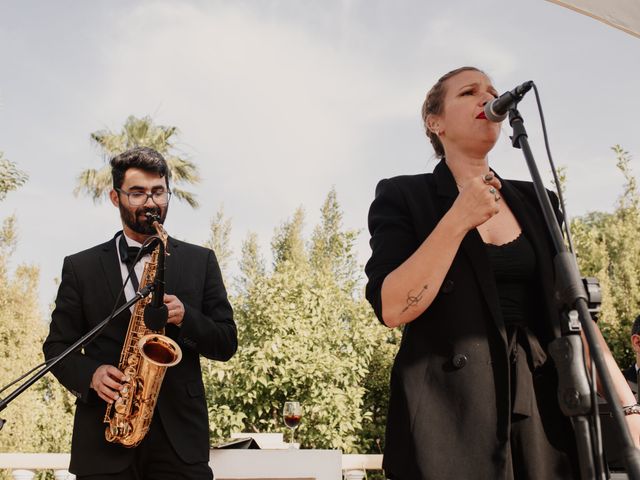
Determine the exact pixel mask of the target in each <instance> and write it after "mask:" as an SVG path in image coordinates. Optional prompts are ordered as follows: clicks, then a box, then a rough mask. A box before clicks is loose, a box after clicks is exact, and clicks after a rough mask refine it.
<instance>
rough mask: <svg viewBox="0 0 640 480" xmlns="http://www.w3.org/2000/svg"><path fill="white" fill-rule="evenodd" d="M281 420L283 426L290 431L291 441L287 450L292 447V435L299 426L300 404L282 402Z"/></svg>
mask: <svg viewBox="0 0 640 480" xmlns="http://www.w3.org/2000/svg"><path fill="white" fill-rule="evenodd" d="M282 418H283V419H284V424H285V425H286V426H287V428H289V429H290V430H291V440H290V442H289V448H294V447H293V434H294V432H295V430H296V428H298V425H299V424H300V419H301V418H302V407H301V406H300V402H284V408H283V409H282Z"/></svg>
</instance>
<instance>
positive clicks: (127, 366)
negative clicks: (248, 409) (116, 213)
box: [104, 221, 182, 447]
mask: <svg viewBox="0 0 640 480" xmlns="http://www.w3.org/2000/svg"><path fill="white" fill-rule="evenodd" d="M153 226H154V227H155V229H156V231H157V232H158V237H159V239H160V241H162V244H163V246H164V247H165V248H166V245H167V239H168V235H167V232H166V231H165V230H164V228H163V227H162V225H161V224H160V223H159V222H158V221H154V222H153ZM162 254H163V253H162ZM159 255H161V252H160V245H158V246H157V247H156V248H155V249H154V250H153V252H152V253H151V260H150V261H149V262H148V263H147V264H146V265H145V266H144V271H143V273H142V278H141V280H140V288H142V287H144V286H146V285H149V284H151V283H152V282H153V281H154V278H155V276H156V271H157V268H158V258H159ZM150 302H151V297H146V298H144V299H142V300H140V301H139V302H138V303H136V305H135V307H134V310H133V313H132V314H131V320H130V321H129V329H128V330H127V336H126V338H125V341H124V345H123V346H122V352H121V353H120V363H119V365H118V369H119V370H120V371H121V372H123V373H124V374H125V375H127V376H128V378H129V380H128V381H127V382H126V383H124V384H123V388H122V390H121V391H120V398H118V400H116V401H115V402H114V403H111V404H109V405H108V406H107V411H106V413H105V416H104V423H108V426H107V428H106V430H105V438H106V439H107V441H109V442H113V443H119V444H121V445H123V446H125V447H135V446H136V445H138V444H139V443H140V442H141V441H142V439H143V438H144V436H145V435H146V434H147V432H148V431H149V427H150V426H151V420H152V419H153V411H154V409H155V406H156V402H157V400H158V394H159V392H160V387H161V386H162V380H163V378H164V374H165V372H166V370H167V367H172V366H174V365H176V364H177V363H178V362H180V359H181V358H182V351H181V350H180V347H179V346H178V344H177V343H176V342H174V341H173V340H172V339H170V338H169V337H166V336H165V335H163V334H164V329H162V330H160V331H153V330H149V329H148V328H147V327H146V325H145V324H144V309H145V308H146V306H147V305H148V304H149V303H150Z"/></svg>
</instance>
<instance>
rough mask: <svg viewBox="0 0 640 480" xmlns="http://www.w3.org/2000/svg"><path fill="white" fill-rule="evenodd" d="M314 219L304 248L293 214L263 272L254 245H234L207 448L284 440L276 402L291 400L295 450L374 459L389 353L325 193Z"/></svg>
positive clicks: (348, 238) (332, 200)
mask: <svg viewBox="0 0 640 480" xmlns="http://www.w3.org/2000/svg"><path fill="white" fill-rule="evenodd" d="M321 213H322V218H321V221H320V224H319V225H318V226H317V227H316V228H315V229H314V232H313V235H312V238H311V240H310V242H309V243H308V244H306V243H305V240H304V235H303V225H304V214H303V211H302V209H298V210H297V211H296V212H295V214H294V216H293V218H292V219H290V220H289V221H286V222H284V223H283V225H281V227H280V228H278V229H277V230H276V232H275V235H274V238H273V240H272V242H271V246H272V254H273V258H274V263H273V268H272V270H271V271H267V269H266V268H265V266H264V260H263V259H262V256H261V254H260V251H259V248H258V244H257V238H256V236H255V235H253V234H252V235H250V236H249V238H248V239H247V240H246V241H245V243H244V245H243V248H242V258H241V260H240V270H241V275H240V278H239V279H238V282H237V286H238V293H237V295H236V296H234V297H233V298H232V300H233V303H234V310H235V315H236V321H237V323H238V334H239V344H240V348H239V350H238V353H237V354H236V356H235V357H234V358H233V359H232V360H231V361H229V362H227V363H224V364H217V363H211V362H207V364H206V365H205V379H206V384H207V395H208V401H209V406H210V421H211V428H212V432H211V437H212V441H213V442H216V441H218V440H221V439H223V438H225V437H227V436H228V435H229V434H230V433H232V432H236V431H255V432H281V431H284V430H286V428H285V427H284V424H283V422H282V407H283V405H284V402H285V401H286V400H298V401H300V402H301V403H302V405H303V410H304V413H303V421H302V423H301V424H300V427H299V429H298V430H297V432H296V440H297V441H300V442H301V443H302V445H303V446H304V447H306V448H340V449H342V450H343V451H345V452H352V451H361V452H366V451H372V452H377V451H378V447H377V446H376V444H377V441H379V440H380V438H381V428H384V427H381V425H384V417H386V407H384V405H385V402H386V400H384V398H382V397H386V390H387V388H388V387H387V386H388V372H389V367H390V363H391V359H392V357H393V355H394V353H395V352H394V345H393V343H392V342H389V339H388V334H389V331H388V330H386V329H385V328H384V327H382V326H380V325H379V323H378V322H377V320H375V318H374V317H373V315H372V312H371V310H370V308H369V306H368V304H367V303H366V301H365V300H364V299H363V298H362V294H361V292H360V291H359V290H358V287H357V285H359V284H360V283H361V276H362V274H361V269H360V267H359V266H358V265H357V262H356V261H355V254H354V252H353V246H354V242H355V239H356V237H357V232H355V231H344V230H343V229H342V213H341V211H340V207H339V205H338V202H337V199H336V194H335V192H334V191H332V192H330V193H329V195H328V196H327V199H326V201H325V203H324V205H323V207H322V210H321ZM394 341H395V340H394ZM373 368H375V370H372V369H373ZM373 420H375V421H376V425H373V424H372V421H373ZM378 422H382V423H378ZM376 439H377V441H376Z"/></svg>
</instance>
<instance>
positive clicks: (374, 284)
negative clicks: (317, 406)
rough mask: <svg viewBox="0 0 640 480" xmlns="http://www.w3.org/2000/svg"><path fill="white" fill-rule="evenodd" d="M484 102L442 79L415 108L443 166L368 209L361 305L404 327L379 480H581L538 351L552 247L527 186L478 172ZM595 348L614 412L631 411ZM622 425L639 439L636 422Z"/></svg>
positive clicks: (483, 91) (387, 185)
mask: <svg viewBox="0 0 640 480" xmlns="http://www.w3.org/2000/svg"><path fill="white" fill-rule="evenodd" d="M495 97H496V90H495V88H494V87H493V85H492V84H491V81H490V79H489V78H488V77H487V76H486V75H485V74H484V73H483V72H482V71H480V70H478V69H476V68H473V67H463V68H459V69H457V70H454V71H452V72H449V73H447V74H446V75H444V76H443V77H442V78H440V79H439V80H438V82H437V83H436V84H435V85H434V86H433V88H431V90H430V91H429V92H428V94H427V97H426V100H425V102H424V105H423V108H422V118H423V120H424V125H425V128H426V131H427V136H428V137H429V139H430V140H431V143H432V145H433V148H434V150H435V152H436V156H438V157H439V158H440V159H441V161H440V163H438V165H436V167H435V169H434V171H433V173H431V174H421V175H407V176H400V177H395V178H390V179H386V180H382V181H381V182H380V183H379V184H378V186H377V189H376V196H375V200H374V201H373V203H372V205H371V209H370V211H369V230H370V233H371V248H372V255H371V258H370V260H369V261H368V263H367V266H366V273H367V276H368V284H367V298H368V300H369V302H371V305H372V306H373V308H374V310H375V313H376V315H377V316H378V318H379V319H380V321H382V322H383V323H384V324H385V325H387V326H389V327H397V326H400V325H404V332H403V338H402V343H401V346H400V349H399V351H398V354H397V356H396V359H395V363H394V366H393V370H392V374H391V386H390V388H391V396H390V406H389V415H388V421H387V431H386V446H385V456H384V468H385V471H386V475H387V477H388V478H390V479H394V480H398V479H402V480H418V479H429V480H431V479H433V480H447V479H452V480H454V479H455V480H468V479H486V480H495V479H501V480H502V479H505V480H509V479H518V480H521V479H536V480H538V479H543V480H549V479H566V478H578V477H579V470H578V468H579V467H578V460H577V453H576V442H575V438H574V434H573V430H572V427H571V423H570V421H569V420H568V419H567V418H566V417H565V416H563V414H562V413H561V411H560V408H559V406H558V402H557V399H556V395H557V390H556V386H557V375H556V371H555V368H554V365H553V361H552V360H551V358H550V356H549V354H548V350H547V347H548V344H549V342H550V341H551V340H552V339H553V338H554V337H555V336H556V335H558V334H559V332H558V331H557V324H558V323H557V317H558V312H557V308H556V306H555V303H554V300H553V285H554V273H553V265H552V256H553V254H554V251H553V245H552V243H551V239H550V238H549V236H548V234H547V231H546V228H545V224H544V220H543V216H542V212H541V211H540V209H539V206H538V201H537V198H536V195H535V192H534V189H533V185H532V184H531V183H530V182H523V181H515V180H503V179H501V178H500V177H499V176H498V175H497V174H496V173H495V172H494V171H493V170H491V168H490V166H489V161H488V153H489V151H490V150H491V149H492V148H493V146H494V145H495V143H496V140H497V139H498V135H499V133H500V125H499V124H497V123H493V122H490V121H488V120H487V119H486V118H485V116H484V113H483V106H484V104H485V103H487V102H488V101H489V100H491V99H493V98H495ZM549 196H550V198H551V200H552V202H553V204H554V207H555V208H556V210H557V206H558V201H557V198H556V196H555V195H554V194H552V193H549ZM600 341H601V342H602V344H603V345H604V340H603V339H602V337H601V336H600ZM605 350H606V357H607V361H608V363H609V367H610V368H609V369H610V370H611V373H612V375H613V378H614V383H615V385H616V393H617V396H618V399H619V402H620V405H623V406H631V405H634V404H635V403H636V401H635V398H634V396H633V394H632V393H631V391H630V390H629V388H628V386H627V384H626V382H625V380H624V377H623V376H622V374H621V373H620V371H619V370H618V369H617V367H616V365H615V362H614V361H613V358H612V356H611V354H610V353H609V350H608V348H606V346H605ZM636 410H637V409H631V408H630V409H628V410H627V413H635V412H636ZM625 418H626V419H627V422H628V425H629V426H630V428H631V431H632V435H633V437H634V439H635V440H636V441H638V438H639V437H640V416H639V415H634V414H631V415H628V416H626V417H625Z"/></svg>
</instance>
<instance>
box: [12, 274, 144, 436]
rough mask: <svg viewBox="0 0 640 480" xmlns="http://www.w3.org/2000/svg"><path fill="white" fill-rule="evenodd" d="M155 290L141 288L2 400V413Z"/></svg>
mask: <svg viewBox="0 0 640 480" xmlns="http://www.w3.org/2000/svg"><path fill="white" fill-rule="evenodd" d="M153 289H154V286H153V284H149V285H147V286H145V287H143V288H141V289H140V291H138V292H136V294H135V296H134V297H133V298H131V300H128V301H127V302H126V303H125V304H124V305H122V306H121V307H120V308H118V309H117V310H116V311H115V312H113V313H112V314H111V315H109V316H108V317H107V318H105V319H104V320H103V321H102V322H100V323H99V324H98V325H96V326H95V327H93V328H92V329H91V330H90V331H89V332H88V333H86V334H85V335H83V336H82V337H80V338H79V339H78V340H76V342H75V343H74V344H73V345H71V346H70V347H69V348H67V349H66V350H65V351H64V352H62V353H61V354H60V355H58V356H57V357H55V358H54V360H53V361H52V362H51V363H49V364H47V365H45V366H44V367H43V368H42V369H40V370H39V371H38V372H37V373H36V374H34V375H33V376H32V377H30V378H29V379H28V380H27V381H26V382H24V383H23V384H22V385H20V386H19V387H18V388H16V389H15V390H13V391H12V392H11V393H10V394H9V396H8V397H7V398H5V399H1V398H0V412H1V411H2V410H4V409H5V408H6V407H7V405H9V404H10V403H11V402H12V401H13V400H15V398H16V397H18V396H19V395H20V394H22V392H24V391H25V390H27V389H28V388H30V387H31V385H33V384H34V383H36V382H37V381H38V380H40V378H42V377H43V376H45V375H46V374H47V373H48V372H49V371H50V370H51V369H52V368H53V367H55V366H56V365H57V364H58V363H60V362H62V361H63V360H64V359H65V358H67V357H68V356H69V355H70V354H71V353H73V352H74V351H76V350H77V349H78V348H81V347H82V346H83V344H84V343H85V342H86V341H87V340H89V339H90V338H91V337H93V335H95V334H96V333H98V332H100V330H102V328H103V327H105V326H106V325H107V324H108V323H109V322H110V321H111V320H112V319H114V318H115V317H117V316H118V315H120V314H121V313H122V312H124V311H125V310H126V309H128V308H129V307H131V306H132V305H133V304H135V303H137V302H139V301H140V300H142V299H143V298H145V297H147V296H148V295H149V294H150V293H151V292H152V291H153ZM5 422H6V421H5V420H3V419H1V418H0V430H2V427H3V426H4V424H5Z"/></svg>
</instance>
